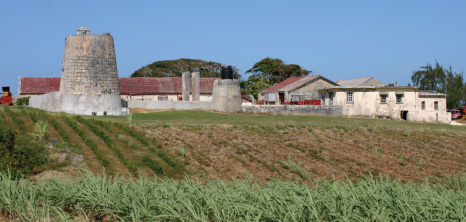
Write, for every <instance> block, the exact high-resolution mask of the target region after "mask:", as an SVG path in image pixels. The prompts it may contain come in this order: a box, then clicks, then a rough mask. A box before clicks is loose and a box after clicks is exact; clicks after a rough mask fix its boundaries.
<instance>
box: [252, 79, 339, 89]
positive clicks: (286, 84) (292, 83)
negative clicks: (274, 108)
mask: <svg viewBox="0 0 466 222" xmlns="http://www.w3.org/2000/svg"><path fill="white" fill-rule="evenodd" d="M317 78H322V79H324V80H327V81H329V82H331V83H333V82H332V81H330V80H328V79H326V78H324V77H322V76H320V75H313V76H303V77H291V78H288V79H285V80H283V81H281V82H279V83H277V84H275V85H273V86H271V87H270V88H267V89H264V90H262V91H261V92H260V93H271V92H287V91H290V90H293V89H296V88H298V87H301V86H302V85H304V84H306V83H308V82H310V81H313V80H315V79H317ZM334 84H335V85H337V84H336V83H334Z"/></svg>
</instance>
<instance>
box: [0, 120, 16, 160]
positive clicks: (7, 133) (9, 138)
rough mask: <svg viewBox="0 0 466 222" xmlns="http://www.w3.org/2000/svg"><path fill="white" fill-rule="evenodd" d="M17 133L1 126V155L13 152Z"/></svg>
mask: <svg viewBox="0 0 466 222" xmlns="http://www.w3.org/2000/svg"><path fill="white" fill-rule="evenodd" d="M15 137H16V133H15V131H14V130H13V129H11V128H8V127H5V126H3V125H0V155H2V156H4V155H5V154H6V153H8V152H11V151H12V150H13V148H14V145H15Z"/></svg>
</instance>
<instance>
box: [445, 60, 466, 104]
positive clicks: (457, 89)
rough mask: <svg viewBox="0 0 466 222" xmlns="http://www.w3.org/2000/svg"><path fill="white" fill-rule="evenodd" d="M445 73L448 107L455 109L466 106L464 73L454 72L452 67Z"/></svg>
mask: <svg viewBox="0 0 466 222" xmlns="http://www.w3.org/2000/svg"><path fill="white" fill-rule="evenodd" d="M445 73H446V81H445V82H446V83H445V91H446V93H447V107H449V108H452V109H453V108H456V107H458V106H461V105H466V104H465V102H466V83H465V82H464V79H463V73H456V72H453V71H452V69H451V66H450V69H449V70H445Z"/></svg>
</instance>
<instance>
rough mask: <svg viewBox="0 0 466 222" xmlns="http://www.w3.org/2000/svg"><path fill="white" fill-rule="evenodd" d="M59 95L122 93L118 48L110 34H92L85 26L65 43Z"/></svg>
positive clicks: (67, 38)
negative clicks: (118, 68)
mask: <svg viewBox="0 0 466 222" xmlns="http://www.w3.org/2000/svg"><path fill="white" fill-rule="evenodd" d="M60 92H61V93H67V94H118V95H119V94H120V85H119V81H118V71H117V65H116V56H115V47H114V44H113V37H112V36H111V35H110V34H104V35H91V31H90V30H89V29H87V28H86V27H84V26H83V27H81V28H80V29H78V30H77V34H76V35H72V36H68V37H66V40H65V53H64V55H63V67H62V74H61V82H60Z"/></svg>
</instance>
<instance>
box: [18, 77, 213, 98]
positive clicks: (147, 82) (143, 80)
mask: <svg viewBox="0 0 466 222" xmlns="http://www.w3.org/2000/svg"><path fill="white" fill-rule="evenodd" d="M60 79H61V78H58V77H57V78H28V77H25V78H21V94H45V93H49V92H55V91H59V90H60ZM216 79H219V78H200V81H199V85H200V89H199V91H200V94H212V91H213V89H214V81H215V80H216ZM119 80H120V94H122V95H141V94H143V95H153V94H181V85H182V83H181V77H163V78H152V77H126V78H119ZM190 84H191V86H192V83H190Z"/></svg>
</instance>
